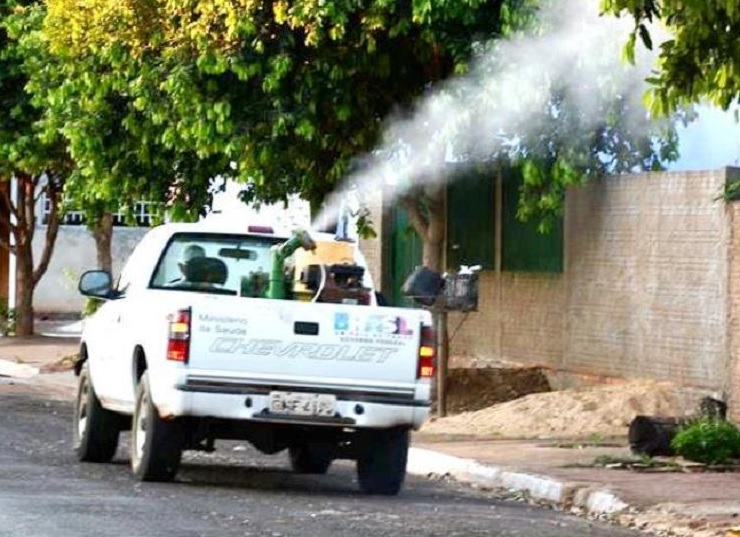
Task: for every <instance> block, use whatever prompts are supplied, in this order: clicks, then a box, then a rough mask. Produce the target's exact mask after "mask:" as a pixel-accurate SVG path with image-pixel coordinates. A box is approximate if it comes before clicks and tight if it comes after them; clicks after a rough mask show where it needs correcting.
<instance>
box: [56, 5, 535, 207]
mask: <svg viewBox="0 0 740 537" xmlns="http://www.w3.org/2000/svg"><path fill="white" fill-rule="evenodd" d="M524 3H525V0H511V1H509V2H501V1H497V0H496V1H494V0H485V1H484V0H464V1H461V2H455V3H454V4H450V3H449V2H445V1H441V0H427V1H422V2H413V3H411V2H409V3H399V2H395V1H388V0H382V1H366V2H347V1H343V2H316V1H315V0H302V1H297V2H291V3H288V2H284V1H264V0H263V1H254V0H235V1H231V2H216V1H200V2H174V1H163V2H159V3H152V2H148V1H145V0H139V1H133V2H125V3H113V2H108V1H106V0H95V1H92V2H90V1H87V0H86V1H82V0H51V1H50V2H49V16H48V18H47V25H46V28H47V30H46V31H47V34H48V35H49V37H50V39H51V43H52V47H53V49H54V50H55V51H56V52H57V53H58V54H60V55H63V56H66V57H67V58H69V59H70V60H72V61H75V62H77V66H76V68H78V69H86V67H85V66H86V65H87V64H89V63H90V62H92V63H94V64H96V65H97V68H96V69H94V70H92V71H90V70H87V72H88V73H89V74H88V76H87V77H88V79H89V82H88V83H87V88H86V89H85V90H84V92H83V93H82V94H80V97H79V99H80V100H83V97H84V102H89V101H90V97H91V95H90V94H91V92H92V91H93V90H94V91H95V92H96V93H98V94H101V95H102V96H104V97H102V96H101V98H100V99H97V100H101V99H102V100H108V101H109V100H111V99H114V97H113V96H116V97H117V98H120V97H123V99H124V100H125V101H126V103H127V106H128V107H129V108H130V109H132V111H133V112H135V113H136V116H137V117H136V119H135V120H134V119H132V118H127V121H125V122H123V123H122V128H123V129H125V130H127V131H129V134H130V131H132V130H135V129H137V128H141V126H142V125H144V126H146V127H145V128H144V130H145V131H146V132H148V133H151V136H149V137H148V138H147V139H146V140H145V141H146V144H145V145H146V146H149V145H156V147H157V150H158V151H163V150H164V151H173V152H175V153H177V154H182V153H183V152H187V153H190V154H192V155H193V157H194V158H196V159H201V160H202V159H213V162H211V164H212V165H211V166H210V171H211V175H212V176H214V175H222V176H234V177H237V178H240V179H242V180H243V181H245V182H246V181H248V182H249V191H248V195H247V197H248V198H249V199H257V200H262V201H276V200H281V199H284V198H285V196H286V195H287V194H291V193H300V194H301V195H302V196H303V197H304V198H306V199H309V200H310V201H314V202H316V201H320V200H321V199H322V198H323V197H324V196H325V195H326V194H327V193H328V192H330V191H331V190H332V188H333V187H334V185H335V184H336V183H337V182H338V181H340V180H341V179H342V178H343V177H344V176H345V173H346V171H347V169H348V166H349V164H350V162H351V161H352V159H353V158H355V157H357V156H358V155H361V154H363V153H365V152H367V151H369V150H371V149H372V148H373V146H374V144H375V143H376V142H377V139H378V135H379V132H380V130H381V128H382V124H383V120H384V118H386V117H387V116H388V115H389V114H390V113H392V112H393V111H394V110H397V109H402V108H403V107H404V106H408V105H409V104H410V103H411V102H412V101H413V100H414V99H415V98H416V97H418V96H419V95H420V94H422V93H423V91H424V89H425V88H426V87H427V86H428V84H430V83H431V82H434V81H435V80H441V79H443V78H446V77H447V76H449V75H450V74H452V73H453V72H455V71H459V70H463V69H464V68H465V62H466V60H467V58H468V57H469V53H470V49H471V44H472V43H471V37H474V36H476V35H481V36H484V37H485V38H495V37H497V36H498V35H500V34H501V31H502V26H503V25H505V24H511V23H512V19H513V18H514V16H515V14H517V13H520V9H519V6H518V5H519V4H524ZM83 83H84V82H83ZM74 84H76V85H78V86H79V85H80V82H78V81H75V82H74ZM74 128H75V129H76V128H77V127H76V126H75V127H74ZM96 129H97V127H95V128H93V129H90V130H87V129H86V131H87V132H86V133H84V134H80V138H81V139H82V140H83V142H82V143H83V144H85V143H87V144H89V143H94V142H90V141H89V138H90V136H89V134H90V133H92V132H94V131H95V130H96ZM69 136H72V137H73V138H74V137H75V136H76V135H75V134H74V133H69ZM98 143H99V142H98ZM74 147H75V144H74V142H73V148H74ZM76 151H77V150H75V154H77V152H76ZM94 153H96V154H98V153H100V151H98V150H95V151H94ZM188 181H191V180H190V179H188ZM190 190H191V191H194V190H198V191H200V190H203V185H202V184H201V185H199V188H197V189H190Z"/></svg>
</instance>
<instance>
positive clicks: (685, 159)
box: [669, 106, 740, 170]
mask: <svg viewBox="0 0 740 537" xmlns="http://www.w3.org/2000/svg"><path fill="white" fill-rule="evenodd" d="M698 112H699V117H698V118H697V119H696V120H695V121H694V122H693V123H691V124H689V125H688V127H686V128H684V127H681V128H679V130H678V134H679V152H680V154H681V156H680V158H679V159H678V161H676V162H674V163H672V164H671V165H670V166H669V169H670V170H707V169H717V168H723V167H725V166H738V167H740V123H737V122H736V121H735V117H734V114H733V112H731V111H730V112H723V111H722V110H721V109H718V108H712V107H710V106H702V107H699V108H698Z"/></svg>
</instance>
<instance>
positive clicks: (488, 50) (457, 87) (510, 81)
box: [314, 0, 665, 228]
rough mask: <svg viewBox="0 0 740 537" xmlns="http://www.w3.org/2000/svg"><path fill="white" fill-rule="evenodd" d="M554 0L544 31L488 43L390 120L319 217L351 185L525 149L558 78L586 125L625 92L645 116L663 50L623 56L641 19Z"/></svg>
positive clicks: (331, 210) (325, 218)
mask: <svg viewBox="0 0 740 537" xmlns="http://www.w3.org/2000/svg"><path fill="white" fill-rule="evenodd" d="M550 4H551V5H550V7H548V8H547V9H544V10H542V11H541V12H540V14H539V22H540V25H539V29H538V31H537V33H532V34H520V35H516V36H513V37H511V38H510V39H506V40H498V41H494V42H491V43H480V44H478V50H479V55H478V58H477V59H476V60H475V61H474V62H473V63H472V66H471V69H470V71H469V72H468V73H467V74H466V75H464V76H458V77H455V78H453V79H451V80H449V81H447V82H446V83H444V84H441V85H439V87H436V88H434V89H433V90H432V91H430V93H429V94H428V95H426V96H424V97H423V98H422V99H420V101H419V102H418V103H417V104H416V106H415V108H414V110H413V112H412V113H411V114H410V115H407V116H406V117H405V118H403V119H399V118H391V119H390V120H388V121H387V123H386V127H385V129H384V136H383V140H384V143H383V144H382V145H381V146H380V147H378V148H376V150H375V151H373V153H372V154H371V155H369V156H366V157H364V158H363V159H362V165H361V166H359V171H357V172H356V173H354V174H353V175H351V176H350V177H348V178H347V180H346V181H345V182H344V184H342V185H341V186H340V188H338V189H337V190H336V191H335V193H334V194H332V195H331V196H329V198H328V199H327V202H326V204H325V207H324V208H323V210H322V211H321V213H320V214H319V216H318V217H317V219H316V220H315V222H314V225H315V226H316V227H318V228H322V227H326V226H328V225H329V224H330V223H331V222H332V221H334V220H335V219H336V217H337V209H338V206H339V204H340V202H341V199H342V198H343V197H345V196H346V194H347V192H354V193H359V195H360V197H362V196H363V194H364V193H368V192H372V191H376V190H378V189H380V188H382V187H383V184H384V183H386V184H394V185H396V189H395V193H396V195H398V196H400V195H403V194H404V193H405V192H407V191H408V189H410V188H412V187H413V186H416V185H419V184H439V182H440V181H447V180H449V177H447V176H446V174H445V173H444V171H445V168H446V166H447V162H449V161H451V160H453V161H454V160H466V161H468V162H475V161H476V160H478V159H485V158H490V156H491V155H494V154H497V153H501V151H502V150H505V151H507V152H508V153H510V154H511V153H516V151H517V146H516V145H517V144H516V141H517V139H518V138H520V137H521V136H522V135H524V134H528V135H531V134H535V133H537V132H538V129H539V128H540V127H541V122H542V118H543V117H544V114H543V110H545V109H546V107H547V106H550V104H549V103H550V98H551V94H552V89H553V88H554V87H555V86H557V87H558V89H559V90H560V91H561V92H562V93H563V95H564V98H565V99H568V100H569V101H570V103H569V105H570V106H574V105H575V106H578V107H579V109H580V110H581V112H582V114H583V115H584V116H585V118H586V119H585V123H584V122H583V121H582V123H581V124H582V125H583V127H584V128H588V127H589V126H590V125H589V123H590V122H592V126H593V127H595V126H596V125H597V124H598V123H599V122H600V121H603V119H604V118H603V108H604V105H605V101H606V100H612V99H614V98H615V96H617V95H619V96H621V98H623V99H627V101H628V102H629V103H631V105H632V106H631V107H630V110H632V111H633V112H634V114H636V116H635V124H645V115H646V113H647V112H646V110H645V108H644V106H643V105H642V96H643V94H644V92H645V90H646V89H647V84H646V82H644V80H645V78H646V76H647V75H648V74H649V72H650V70H651V68H652V67H653V63H654V60H655V54H653V53H650V52H649V51H645V50H644V49H642V47H639V46H638V47H637V48H638V49H640V50H642V52H641V53H640V54H638V57H637V62H636V65H635V66H632V65H629V64H627V63H626V62H624V61H623V59H622V54H621V51H622V48H623V46H624V44H625V43H626V41H627V38H628V35H629V31H630V30H631V29H632V26H633V24H634V22H633V21H632V20H631V19H616V18H614V17H611V16H604V17H601V16H600V14H599V11H598V4H599V2H597V1H595V0H566V1H562V0H554V1H552V2H550ZM651 35H652V37H653V41H654V47H653V48H654V50H655V49H657V48H658V44H659V41H661V40H662V39H664V38H665V34H663V33H662V32H661V31H660V30H659V29H656V28H653V29H651ZM638 115H639V116H641V117H638ZM638 119H639V121H638Z"/></svg>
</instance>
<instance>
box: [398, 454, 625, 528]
mask: <svg viewBox="0 0 740 537" xmlns="http://www.w3.org/2000/svg"><path fill="white" fill-rule="evenodd" d="M406 470H407V471H408V472H409V473H411V474H416V475H423V476H428V475H430V474H437V475H445V474H446V475H449V476H451V477H453V478H454V479H456V480H458V481H461V482H464V483H476V484H478V485H486V486H489V487H492V488H504V489H508V490H513V491H520V492H524V493H526V494H527V495H528V496H529V497H531V498H533V499H535V500H540V501H546V502H550V503H554V504H558V505H563V506H569V507H570V506H574V507H580V508H583V509H585V510H586V511H588V512H589V513H591V514H593V515H601V514H614V513H619V512H622V511H624V510H626V509H627V508H628V507H629V506H628V505H627V504H626V503H625V502H623V501H622V500H621V499H620V498H619V497H618V496H617V495H616V494H614V493H612V492H611V491H609V490H606V489H594V488H592V487H591V486H589V485H586V484H581V483H569V482H565V481H561V480H559V479H555V478H552V477H546V476H539V475H535V474H529V473H524V472H515V471H511V470H505V469H503V468H500V467H497V466H493V465H488V464H481V463H479V462H477V461H475V460H473V459H466V458H462V457H455V456H453V455H447V454H444V453H439V452H437V451H431V450H428V449H422V448H413V447H412V448H411V449H409V459H408V464H407V466H406Z"/></svg>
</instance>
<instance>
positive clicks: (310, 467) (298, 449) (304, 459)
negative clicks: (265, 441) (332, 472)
mask: <svg viewBox="0 0 740 537" xmlns="http://www.w3.org/2000/svg"><path fill="white" fill-rule="evenodd" d="M288 453H289V454H290V467H291V468H293V471H294V472H296V473H299V474H325V473H326V472H327V471H328V470H329V466H331V463H332V461H333V458H332V456H331V451H330V448H329V446H327V445H325V444H298V445H294V446H290V447H289V448H288Z"/></svg>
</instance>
